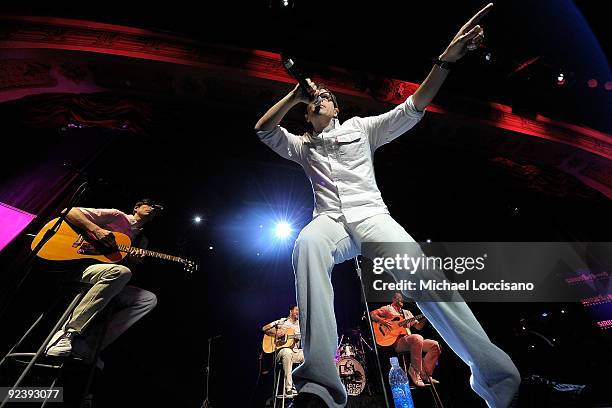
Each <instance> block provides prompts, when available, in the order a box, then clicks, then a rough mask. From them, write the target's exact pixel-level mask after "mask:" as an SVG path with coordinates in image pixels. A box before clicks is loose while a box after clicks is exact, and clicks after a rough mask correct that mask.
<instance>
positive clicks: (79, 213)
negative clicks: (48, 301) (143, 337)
mask: <svg viewBox="0 0 612 408" xmlns="http://www.w3.org/2000/svg"><path fill="white" fill-rule="evenodd" d="M157 211H158V209H157V208H156V205H155V203H154V202H153V201H152V200H150V199H143V200H140V201H138V202H137V203H136V204H135V205H134V210H133V213H132V214H125V213H124V212H122V211H119V210H115V209H96V208H72V209H71V210H70V212H69V213H68V214H67V216H66V220H67V221H68V222H69V223H70V224H72V225H73V226H75V227H77V228H79V229H81V230H82V231H84V232H85V233H86V234H87V235H88V236H89V238H90V239H91V240H92V241H94V240H95V241H98V242H99V243H101V244H103V245H105V246H107V247H110V248H112V247H115V246H116V243H115V238H114V236H113V234H112V232H113V231H115V232H121V233H124V234H126V235H127V236H129V237H130V239H131V240H132V245H134V246H139V247H146V244H147V242H148V240H147V239H146V237H145V236H144V235H142V227H143V226H144V225H145V224H147V223H148V222H150V221H151V220H152V219H153V218H155V215H156V214H157ZM143 257H144V253H143V252H142V251H139V250H138V248H133V250H132V251H131V252H130V254H129V256H128V257H127V259H128V263H132V264H136V263H139V262H141V261H142V259H143ZM131 276H132V272H131V271H130V269H129V268H128V267H127V266H124V265H117V264H112V263H101V264H95V265H91V266H89V267H87V268H86V269H85V270H83V272H82V274H81V275H80V276H79V278H80V280H81V281H82V282H86V283H91V284H93V286H92V287H91V288H90V289H89V291H87V293H86V294H85V296H84V297H83V299H82V300H81V302H80V303H79V304H78V305H77V306H76V308H75V310H74V313H73V314H72V316H71V317H70V318H69V320H68V322H67V323H66V325H65V326H64V328H63V329H61V330H59V331H58V332H57V333H55V334H54V335H53V337H52V338H51V341H50V342H49V344H48V346H47V349H46V350H45V353H46V354H47V355H50V356H58V357H72V358H78V359H84V360H89V359H90V358H92V357H93V348H94V347H95V344H96V338H95V333H94V332H96V331H97V330H95V329H94V327H93V326H95V325H96V317H97V316H98V315H99V314H100V312H101V311H102V310H103V309H104V308H105V307H106V306H107V305H108V303H109V302H110V301H111V299H114V302H115V303H114V307H115V309H114V313H113V315H112V316H111V318H110V321H109V324H108V328H107V330H106V334H105V336H104V339H103V340H102V345H101V349H104V348H105V347H106V346H108V345H109V344H110V343H111V342H113V341H114V340H115V339H117V337H119V336H120V335H121V334H122V333H123V332H125V331H126V330H127V329H128V328H129V327H130V326H132V325H133V324H134V323H136V321H138V320H139V319H141V318H142V317H143V316H144V315H146V314H147V313H149V312H150V311H151V310H152V309H153V308H154V307H155V305H156V304H157V298H156V297H155V294H153V293H151V292H149V291H147V290H144V289H140V288H137V287H134V286H126V284H127V283H128V281H129V280H130V278H131ZM92 323H93V326H92Z"/></svg>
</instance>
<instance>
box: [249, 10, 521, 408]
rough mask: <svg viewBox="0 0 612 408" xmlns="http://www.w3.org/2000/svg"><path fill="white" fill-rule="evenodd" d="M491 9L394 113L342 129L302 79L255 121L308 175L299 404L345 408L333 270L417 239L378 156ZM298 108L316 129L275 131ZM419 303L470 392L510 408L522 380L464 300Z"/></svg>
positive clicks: (332, 108)
mask: <svg viewBox="0 0 612 408" xmlns="http://www.w3.org/2000/svg"><path fill="white" fill-rule="evenodd" d="M492 6H493V5H492V4H489V5H487V6H486V7H484V8H483V9H482V10H480V11H479V12H478V13H477V14H476V15H474V17H472V18H471V19H470V20H469V21H468V22H467V23H466V24H464V25H463V26H462V27H461V29H460V30H459V32H458V33H457V35H456V36H455V37H454V38H453V40H452V41H451V43H450V44H449V45H448V47H447V48H446V50H445V51H444V52H443V53H442V54H441V55H440V57H439V58H438V60H437V61H436V62H435V65H434V67H433V68H432V70H431V71H430V73H429V75H428V76H427V78H426V79H425V80H424V81H423V83H422V84H421V85H420V86H419V88H418V89H417V90H416V92H415V93H414V94H413V95H411V96H410V97H409V98H407V99H406V101H404V102H403V103H401V104H399V105H398V106H396V107H395V108H393V109H391V110H390V111H388V112H386V113H383V114H381V115H378V116H372V117H366V118H360V117H354V118H351V119H349V120H347V121H345V122H344V123H340V121H339V120H338V113H339V106H338V103H337V101H336V98H335V96H334V95H333V94H332V93H331V92H330V90H329V89H327V88H326V87H325V86H316V85H315V84H314V83H312V82H311V81H310V80H308V84H309V85H310V87H311V88H310V89H303V88H302V87H301V86H299V85H298V86H296V87H295V88H294V89H293V90H292V91H291V92H289V94H287V95H286V96H285V97H284V98H283V99H281V100H280V101H279V102H277V103H276V104H275V105H274V106H272V107H271V108H270V109H269V110H268V111H267V112H266V113H265V114H264V115H263V116H262V117H261V118H260V119H259V121H258V122H257V124H256V125H255V130H256V132H257V135H258V136H259V138H260V139H261V140H262V141H263V142H264V143H265V144H266V145H268V146H269V147H270V148H271V149H272V150H274V151H275V152H276V153H278V154H279V155H280V156H282V157H284V158H286V159H289V160H292V161H294V162H296V163H298V164H299V165H300V166H301V167H302V168H303V169H304V172H305V173H306V176H307V177H308V178H309V180H310V182H311V184H312V188H313V192H314V201H315V208H314V212H313V216H314V218H313V220H312V221H311V222H310V223H309V224H308V225H307V226H306V227H305V228H304V229H303V230H302V231H301V232H300V234H299V236H298V238H297V240H296V242H295V247H294V250H293V266H294V272H295V279H296V291H297V301H298V305H299V307H300V325H301V329H302V347H303V350H304V358H305V360H304V363H303V364H302V365H300V366H299V367H298V368H297V369H296V370H295V371H294V373H293V380H294V383H295V385H296V387H297V389H298V391H299V393H300V394H299V395H298V396H297V397H296V399H295V400H294V406H295V407H298V406H300V404H302V405H303V406H306V404H311V405H308V406H317V405H319V406H328V407H344V406H345V405H346V402H347V394H346V391H345V389H344V387H343V385H342V383H341V382H340V378H339V376H338V373H337V371H336V367H335V364H334V355H335V351H336V347H337V344H336V342H337V328H336V320H335V315H334V304H333V287H332V284H331V272H332V269H333V266H334V264H337V263H340V262H343V261H345V260H347V259H350V258H352V257H354V256H356V255H358V254H359V252H360V246H361V243H362V242H374V243H382V242H414V239H413V238H412V237H411V236H410V235H409V234H408V233H407V232H406V231H405V230H404V228H402V226H401V225H399V224H398V223H397V222H396V221H395V220H394V219H393V218H392V217H391V216H390V215H389V211H388V210H387V207H386V206H385V204H384V202H383V200H382V197H381V194H380V191H379V189H378V187H377V185H376V179H375V177H374V166H373V155H374V152H375V151H376V149H377V148H378V147H380V146H382V145H384V144H385V143H389V142H390V141H391V140H393V139H395V138H397V137H399V136H401V135H402V134H404V133H406V132H407V131H408V130H410V129H411V128H412V127H413V126H415V125H416V124H417V123H418V122H419V121H420V120H421V118H422V117H423V114H424V110H425V108H426V107H427V105H429V103H430V102H431V101H432V100H433V98H434V97H435V95H436V94H437V92H438V90H439V89H440V87H441V86H442V84H443V82H444V80H445V79H446V77H447V75H448V74H449V65H452V63H454V62H456V61H457V60H459V59H460V58H462V57H463V56H464V55H465V54H467V53H468V51H469V50H472V49H475V48H477V47H478V45H479V44H480V42H481V41H482V40H483V38H484V31H483V29H482V27H480V26H479V25H477V23H478V21H479V20H480V19H481V18H482V17H483V16H484V15H485V14H486V13H487V12H488V11H489V10H490V8H491V7H492ZM449 63H450V64H449ZM317 96H318V97H319V98H318V101H317V103H315V101H316V99H315V97H317ZM299 103H305V104H307V108H306V120H307V121H308V122H309V123H310V125H311V126H312V129H313V130H312V132H309V133H306V134H303V135H295V134H292V133H291V132H289V131H288V130H287V129H285V128H283V127H281V126H279V124H280V122H281V120H282V118H283V117H284V116H285V114H286V113H287V112H288V111H289V109H291V108H292V107H294V106H295V105H297V104H299ZM379 247H380V251H381V253H377V254H376V256H381V257H385V256H392V255H390V254H386V253H385V248H386V247H385V246H384V245H380V246H379ZM407 296H408V295H407ZM356 299H357V297H356ZM356 301H357V300H356ZM417 304H418V307H419V308H420V309H421V311H422V312H423V314H424V315H425V316H426V317H427V319H428V320H429V321H430V322H431V324H432V325H433V326H434V327H435V329H436V330H437V331H438V332H439V333H440V335H441V336H442V338H443V339H444V340H445V341H446V343H448V345H449V346H450V347H451V349H452V350H453V351H454V352H455V353H457V355H459V357H460V358H461V359H462V360H463V361H464V362H466V364H468V365H469V366H470V369H471V371H472V376H471V379H470V383H471V385H472V388H473V389H474V391H476V393H478V394H479V395H480V396H481V397H482V398H483V399H484V400H485V401H486V402H487V404H488V405H489V406H490V407H496V408H506V407H507V406H508V405H509V404H510V402H511V400H512V398H513V396H514V395H515V393H516V392H517V390H518V386H519V384H520V375H519V373H518V370H517V369H516V367H515V366H514V363H513V362H512V360H511V359H510V357H509V356H508V355H507V354H506V353H504V352H503V351H502V350H501V349H499V348H498V347H497V346H495V345H494V344H493V343H492V342H491V341H490V340H489V338H488V337H487V335H486V333H485V331H484V330H483V329H482V327H481V326H480V324H479V323H478V321H477V320H476V318H475V317H474V315H473V314H472V312H471V310H470V309H469V308H468V306H467V305H466V304H465V303H464V302H417ZM422 375H423V376H425V375H426V374H425V373H422Z"/></svg>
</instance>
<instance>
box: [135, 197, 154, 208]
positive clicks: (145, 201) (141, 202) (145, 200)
mask: <svg viewBox="0 0 612 408" xmlns="http://www.w3.org/2000/svg"><path fill="white" fill-rule="evenodd" d="M145 204H146V205H154V204H157V202H156V201H155V200H152V199H150V198H143V199H141V200H138V201H136V204H134V207H133V208H138V207H140V206H141V205H145Z"/></svg>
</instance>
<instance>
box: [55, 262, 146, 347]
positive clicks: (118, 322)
mask: <svg viewBox="0 0 612 408" xmlns="http://www.w3.org/2000/svg"><path fill="white" fill-rule="evenodd" d="M131 277H132V272H131V271H130V270H129V269H128V268H127V267H125V266H123V265H115V264H96V265H91V266H89V267H88V268H86V269H85V270H84V271H83V275H82V276H81V281H82V282H85V283H91V284H93V286H92V287H91V289H89V291H87V293H86V294H85V296H84V297H83V299H82V300H81V302H80V303H79V304H78V305H77V307H76V308H75V310H74V313H73V314H72V317H71V318H70V319H69V320H68V322H67V323H66V325H65V329H73V330H76V331H77V332H78V333H79V334H81V335H83V336H84V337H85V340H86V341H87V343H89V345H92V344H95V343H94V341H95V340H93V339H92V338H93V337H95V334H96V333H95V332H96V331H98V330H96V328H94V327H92V326H96V325H95V324H93V325H92V322H94V319H95V317H96V316H98V315H99V314H100V312H101V311H102V310H103V309H104V308H105V307H106V306H107V305H108V303H109V302H110V301H111V300H112V299H114V302H115V308H114V313H113V315H112V316H111V318H110V322H109V325H108V328H107V330H106V335H105V336H104V339H103V340H102V349H104V348H105V347H106V346H108V345H109V344H110V343H112V342H113V341H114V340H115V339H117V337H119V336H120V335H121V334H122V333H123V332H125V331H126V330H127V329H128V328H129V327H130V326H131V325H133V324H134V323H136V322H137V321H138V320H140V319H141V318H142V317H143V316H144V315H146V314H147V313H149V312H150V311H151V310H152V309H153V308H154V307H155V305H156V304H157V298H156V296H155V294H153V293H151V292H149V291H148V290H144V289H140V288H137V287H134V286H126V284H127V283H128V281H129V280H130V278H131Z"/></svg>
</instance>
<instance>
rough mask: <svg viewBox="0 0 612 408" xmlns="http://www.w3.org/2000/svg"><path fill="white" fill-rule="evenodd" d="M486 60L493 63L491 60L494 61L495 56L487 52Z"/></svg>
mask: <svg viewBox="0 0 612 408" xmlns="http://www.w3.org/2000/svg"><path fill="white" fill-rule="evenodd" d="M484 58H485V60H486V61H487V62H491V60H492V59H493V55H491V53H490V52H487V53H486V54H485V57H484Z"/></svg>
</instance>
